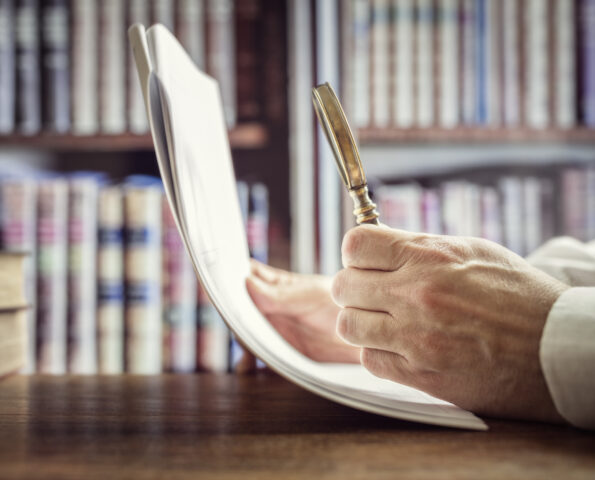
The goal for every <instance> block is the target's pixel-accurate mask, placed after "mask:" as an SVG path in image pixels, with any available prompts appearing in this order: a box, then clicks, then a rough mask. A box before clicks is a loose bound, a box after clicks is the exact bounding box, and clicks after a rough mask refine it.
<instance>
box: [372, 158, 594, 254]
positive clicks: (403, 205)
mask: <svg viewBox="0 0 595 480" xmlns="http://www.w3.org/2000/svg"><path fill="white" fill-rule="evenodd" d="M490 177H491V178H490V179H489V180H488V181H487V182H474V181H470V180H466V179H462V180H460V179H454V180H453V179H449V180H446V181H444V182H442V183H437V184H433V185H431V186H422V185H421V184H420V183H417V182H409V183H402V184H396V185H382V186H379V187H378V188H376V189H375V190H374V196H375V200H376V202H377V204H378V208H379V211H380V215H381V219H382V221H383V223H385V224H387V225H388V226H391V227H393V228H401V229H405V230H410V231H414V232H418V231H423V232H428V233H434V234H445V235H464V236H474V237H483V238H487V239H488V240H492V241H494V242H497V243H500V244H502V245H504V246H506V247H507V248H509V249H511V250H512V251H514V252H516V253H518V254H519V255H528V254H529V253H531V252H533V251H534V250H535V249H536V248H537V247H539V246H540V245H541V244H543V243H544V242H545V241H546V240H548V239H549V238H551V237H553V236H557V235H570V236H572V237H574V238H577V239H579V240H582V241H587V240H591V239H595V166H590V167H588V166H587V167H580V166H576V167H565V168H562V169H561V170H560V171H559V172H558V173H557V174H556V175H555V176H554V177H551V176H549V177H543V176H540V175H539V174H537V175H503V176H501V177H500V178H497V179H495V180H494V179H493V176H490Z"/></svg>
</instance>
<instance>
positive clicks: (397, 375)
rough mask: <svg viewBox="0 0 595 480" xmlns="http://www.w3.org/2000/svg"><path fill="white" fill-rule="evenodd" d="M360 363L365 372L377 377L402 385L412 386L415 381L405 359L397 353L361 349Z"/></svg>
mask: <svg viewBox="0 0 595 480" xmlns="http://www.w3.org/2000/svg"><path fill="white" fill-rule="evenodd" d="M360 362H361V364H362V366H363V367H364V368H365V369H366V370H368V371H369V372H370V373H371V374H372V375H375V376H377V377H380V378H386V379H388V380H392V381H393V382H397V383H402V384H403V385H413V383H414V381H415V379H414V378H413V375H412V373H411V370H410V368H409V364H408V362H407V359H406V358H405V357H404V356H402V355H399V354H398V353H393V352H387V351H385V350H378V349H375V348H362V351H361V354H360Z"/></svg>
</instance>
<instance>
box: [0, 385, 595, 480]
mask: <svg viewBox="0 0 595 480" xmlns="http://www.w3.org/2000/svg"><path fill="white" fill-rule="evenodd" d="M488 423H489V424H490V427H491V430H490V431H489V432H485V433H484V432H468V431H459V430H451V429H446V428H438V427H430V426H424V425H418V424H414V423H408V422H402V421H397V420H392V419H387V418H384V417H381V416H375V415H370V414H366V413H363V412H359V411H356V410H352V409H350V408H347V407H343V406H340V405H336V404H334V403H332V402H329V401H326V400H324V399H321V398H318V397H316V396H314V395H312V394H309V393H308V392H305V391H304V390H302V389H300V388H298V387H296V386H294V385H292V384H290V383H288V382H286V381H285V380H282V379H280V378H278V377H276V376H274V375H272V374H259V375H256V376H232V375H208V374H202V375H188V376H174V375H169V376H167V375H165V376H154V377H142V376H113V377H107V376H106V377H49V376H33V377H22V376H21V377H19V376H16V377H11V378H8V379H6V380H5V381H3V382H2V383H0V478H24V479H37V478H59V479H71V478H72V479H80V478H85V479H87V478H102V479H108V478H109V479H112V478H134V479H148V478H168V479H169V478H172V479H177V478H217V479H224V478H230V479H231V478H243V479H251V478H258V479H267V478H283V479H285V478H310V479H311V478H314V479H316V480H318V479H332V478H362V479H371V478H397V477H398V478H438V479H447V478H470V479H477V478H482V479H483V478H499V479H500V478H506V479H507V480H508V479H512V478H523V479H533V478H534V479H546V478H564V479H579V478H589V479H593V478H595V435H594V434H593V433H588V432H582V431H579V430H575V429H572V428H570V427H556V426H550V425H541V424H531V423H522V422H503V421H490V422H488Z"/></svg>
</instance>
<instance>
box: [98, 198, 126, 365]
mask: <svg viewBox="0 0 595 480" xmlns="http://www.w3.org/2000/svg"><path fill="white" fill-rule="evenodd" d="M122 202H123V199H122V191H121V189H120V188H119V187H106V188H103V189H101V191H100V193H99V212H98V227H99V228H98V233H99V235H98V237H99V246H98V247H99V248H98V252H97V257H98V258H97V280H98V305H97V343H98V345H97V350H98V360H99V364H98V370H99V373H101V374H119V373H123V372H124V239H123V234H124V209H123V203H122Z"/></svg>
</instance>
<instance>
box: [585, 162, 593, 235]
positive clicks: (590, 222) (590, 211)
mask: <svg viewBox="0 0 595 480" xmlns="http://www.w3.org/2000/svg"><path fill="white" fill-rule="evenodd" d="M586 183H587V194H586V198H587V235H586V237H587V240H589V241H593V240H595V166H594V165H591V166H589V167H588V168H587V175H586Z"/></svg>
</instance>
